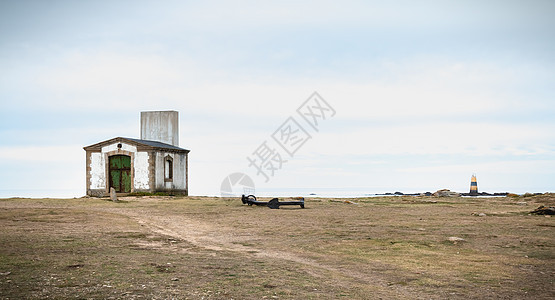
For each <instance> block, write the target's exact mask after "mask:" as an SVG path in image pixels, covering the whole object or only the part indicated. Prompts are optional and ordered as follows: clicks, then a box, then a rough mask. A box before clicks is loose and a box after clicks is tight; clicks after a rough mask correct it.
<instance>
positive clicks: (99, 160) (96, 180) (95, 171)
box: [90, 152, 106, 189]
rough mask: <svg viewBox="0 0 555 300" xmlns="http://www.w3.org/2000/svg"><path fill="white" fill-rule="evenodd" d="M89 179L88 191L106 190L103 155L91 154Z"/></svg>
mask: <svg viewBox="0 0 555 300" xmlns="http://www.w3.org/2000/svg"><path fill="white" fill-rule="evenodd" d="M90 167H91V179H90V184H91V186H90V189H104V188H106V167H105V164H104V154H103V153H99V152H93V153H91V164H90Z"/></svg>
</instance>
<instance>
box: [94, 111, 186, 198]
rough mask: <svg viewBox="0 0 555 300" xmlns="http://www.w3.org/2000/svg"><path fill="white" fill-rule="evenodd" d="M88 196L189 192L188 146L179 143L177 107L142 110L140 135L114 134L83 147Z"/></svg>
mask: <svg viewBox="0 0 555 300" xmlns="http://www.w3.org/2000/svg"><path fill="white" fill-rule="evenodd" d="M83 149H85V151H86V178H87V179H86V180H87V183H86V186H87V195H89V196H106V195H108V194H109V192H110V188H111V187H113V188H114V189H115V190H116V192H117V193H119V194H126V193H131V192H151V193H152V192H168V193H171V194H183V195H188V190H189V187H188V154H189V150H187V149H183V148H180V147H179V115H178V112H177V111H148V112H141V138H140V139H133V138H124V137H116V138H113V139H110V140H106V141H103V142H100V143H97V144H94V145H90V146H87V147H84V148H83Z"/></svg>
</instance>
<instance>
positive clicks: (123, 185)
mask: <svg viewBox="0 0 555 300" xmlns="http://www.w3.org/2000/svg"><path fill="white" fill-rule="evenodd" d="M109 172H110V187H113V188H114V189H116V192H118V193H129V192H131V157H130V156H127V155H113V156H110V159H109Z"/></svg>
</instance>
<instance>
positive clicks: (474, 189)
mask: <svg viewBox="0 0 555 300" xmlns="http://www.w3.org/2000/svg"><path fill="white" fill-rule="evenodd" d="M477 195H478V181H476V174H472V178H471V179H470V196H477Z"/></svg>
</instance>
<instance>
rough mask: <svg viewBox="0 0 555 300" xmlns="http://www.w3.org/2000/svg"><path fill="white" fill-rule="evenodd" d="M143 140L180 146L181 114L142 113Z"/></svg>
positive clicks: (170, 112)
mask: <svg viewBox="0 0 555 300" xmlns="http://www.w3.org/2000/svg"><path fill="white" fill-rule="evenodd" d="M141 139H142V140H150V141H158V142H162V143H166V144H170V145H174V146H179V113H178V112H177V111H143V112H141Z"/></svg>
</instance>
